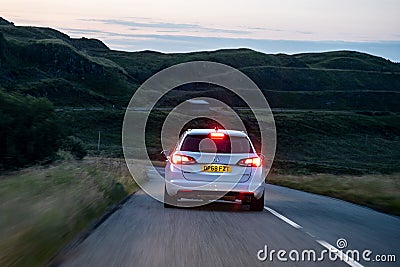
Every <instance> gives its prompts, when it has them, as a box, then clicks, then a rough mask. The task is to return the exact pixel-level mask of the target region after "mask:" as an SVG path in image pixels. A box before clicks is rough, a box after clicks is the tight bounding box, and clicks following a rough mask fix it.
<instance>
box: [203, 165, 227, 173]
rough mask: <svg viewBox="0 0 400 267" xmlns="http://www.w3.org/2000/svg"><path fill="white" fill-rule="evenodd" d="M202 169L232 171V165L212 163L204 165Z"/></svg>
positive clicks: (205, 170) (204, 170)
mask: <svg viewBox="0 0 400 267" xmlns="http://www.w3.org/2000/svg"><path fill="white" fill-rule="evenodd" d="M201 170H202V171H203V172H232V167H231V166H226V165H216V164H211V165H203V166H202V168H201Z"/></svg>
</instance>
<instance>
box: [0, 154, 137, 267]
mask: <svg viewBox="0 0 400 267" xmlns="http://www.w3.org/2000/svg"><path fill="white" fill-rule="evenodd" d="M144 175H145V171H144V169H143V177H144ZM136 189H137V185H136V183H135V181H134V180H133V179H132V177H131V175H130V174H129V171H128V169H127V168H126V165H125V162H124V160H123V159H106V158H88V159H85V160H83V161H79V162H78V161H72V160H69V161H64V162H61V163H58V164H56V165H52V166H48V167H45V168H43V167H33V168H29V169H25V170H22V171H19V172H18V173H14V174H11V175H7V176H2V177H0V214H2V216H1V217H0V266H42V265H43V264H44V263H45V262H47V261H48V260H49V258H50V257H51V256H52V255H53V254H54V253H55V252H56V251H57V250H58V249H59V248H60V247H62V246H64V245H65V244H66V243H68V242H69V241H70V240H71V239H73V238H74V237H75V236H76V234H77V233H79V232H80V231H82V230H83V229H84V228H85V227H87V226H88V225H89V224H90V223H91V222H93V221H94V220H95V219H97V218H98V217H99V216H101V215H102V214H103V213H104V212H105V211H106V210H107V209H108V208H109V207H110V206H112V205H115V204H117V203H119V202H120V201H121V200H122V199H123V198H124V197H126V196H127V195H128V194H130V193H132V192H134V191H135V190H136Z"/></svg>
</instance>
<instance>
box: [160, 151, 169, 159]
mask: <svg viewBox="0 0 400 267" xmlns="http://www.w3.org/2000/svg"><path fill="white" fill-rule="evenodd" d="M160 154H161V156H162V157H163V158H165V160H169V154H170V153H169V150H163V151H161V153H160Z"/></svg>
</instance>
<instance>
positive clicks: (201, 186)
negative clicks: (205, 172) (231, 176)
mask: <svg viewBox="0 0 400 267" xmlns="http://www.w3.org/2000/svg"><path fill="white" fill-rule="evenodd" d="M165 187H166V190H167V192H168V194H169V195H171V196H176V197H178V198H180V197H188V198H191V197H193V198H197V197H199V198H210V199H215V198H216V197H218V196H224V195H231V196H237V195H245V194H250V195H254V197H255V198H257V199H259V198H260V197H261V196H262V194H263V192H264V183H260V184H258V186H257V187H255V186H254V185H251V186H250V184H249V183H238V184H232V183H207V182H201V181H185V180H171V181H167V180H166V184H165ZM252 188H255V189H254V190H252Z"/></svg>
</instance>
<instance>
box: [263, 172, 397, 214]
mask: <svg viewBox="0 0 400 267" xmlns="http://www.w3.org/2000/svg"><path fill="white" fill-rule="evenodd" d="M267 180H268V182H269V183H271V184H276V185H282V186H287V187H290V188H294V189H298V190H302V191H307V192H311V193H315V194H320V195H326V196H331V197H335V198H339V199H342V200H346V201H350V202H352V203H356V204H359V205H364V206H367V207H370V208H372V209H375V210H378V211H383V212H386V213H390V214H394V215H400V174H399V173H395V174H392V175H363V176H350V175H341V176H338V175H329V174H316V175H307V176H305V175H303V176H301V175H282V174H271V175H269V176H268V178H267Z"/></svg>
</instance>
